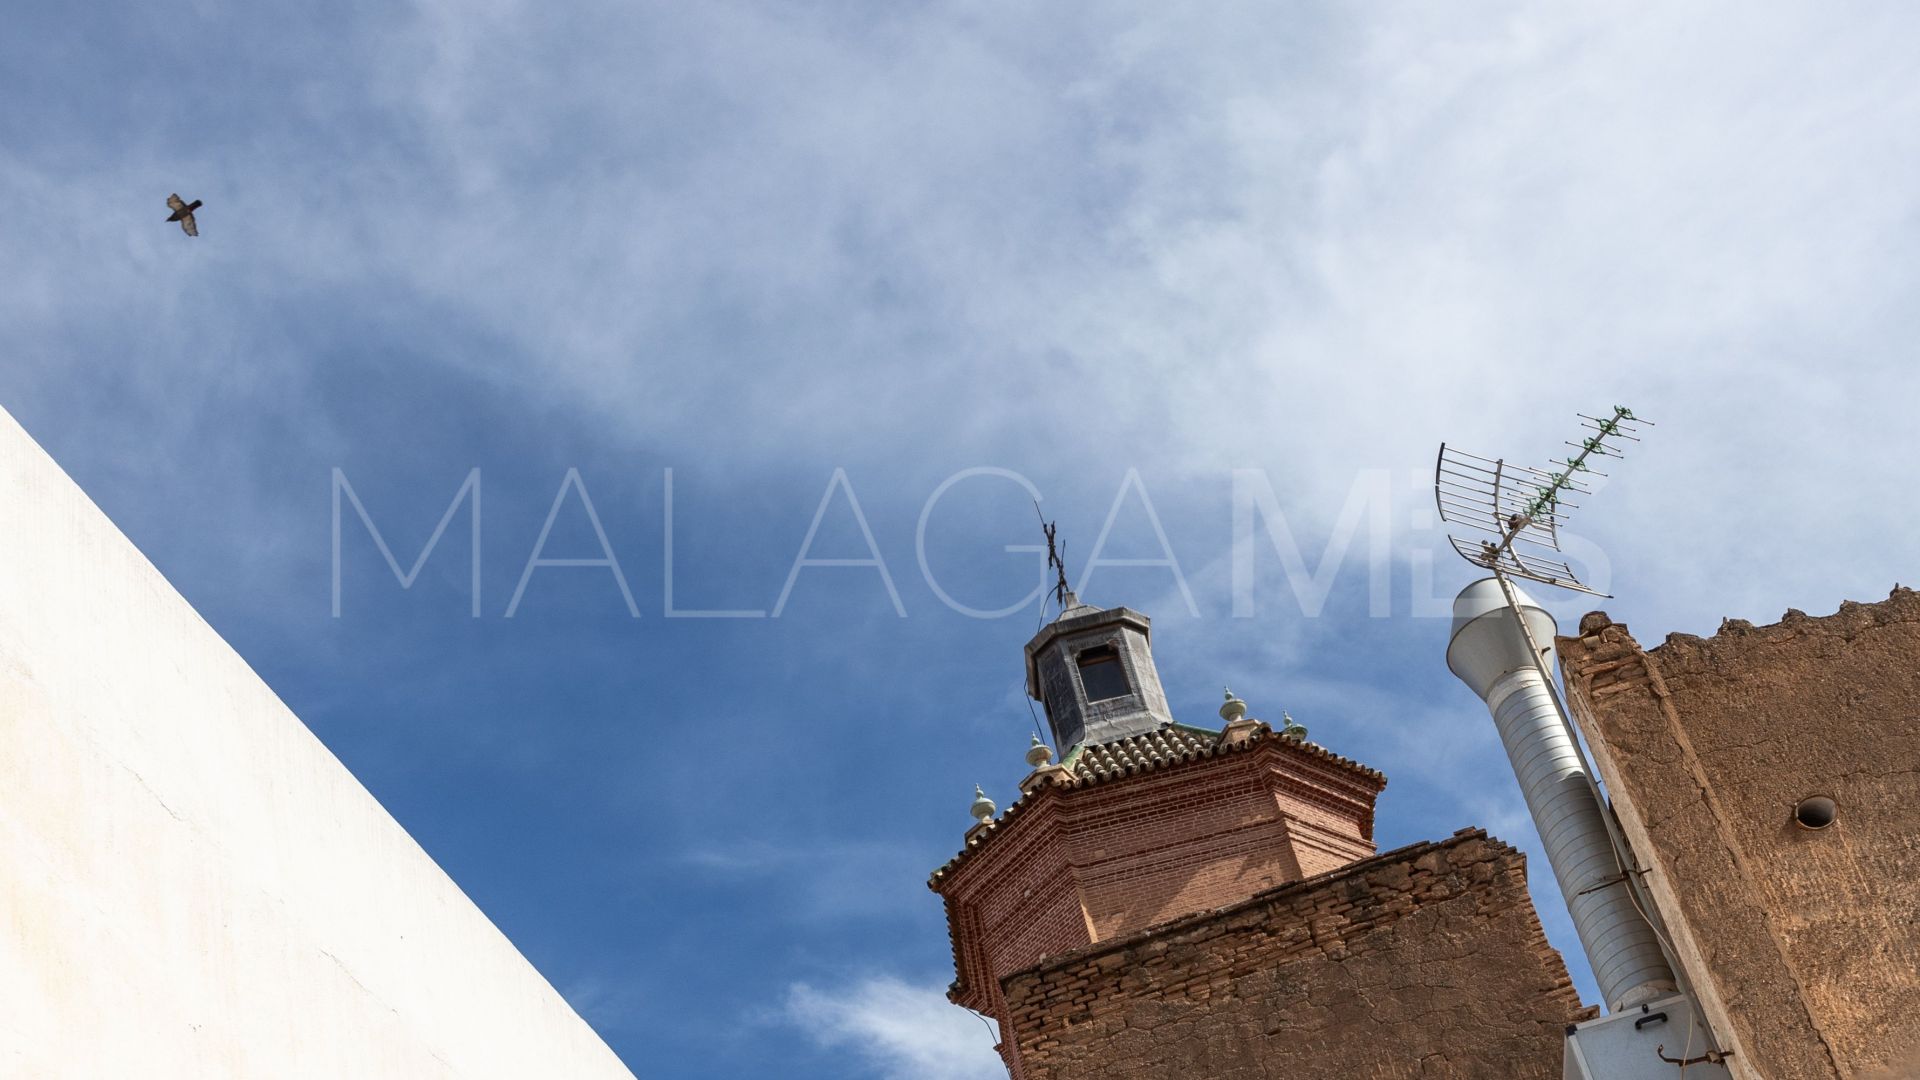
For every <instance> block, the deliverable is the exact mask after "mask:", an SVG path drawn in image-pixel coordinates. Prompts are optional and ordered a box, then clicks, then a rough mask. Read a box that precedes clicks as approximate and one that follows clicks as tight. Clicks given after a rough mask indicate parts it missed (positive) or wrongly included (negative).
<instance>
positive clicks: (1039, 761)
mask: <svg viewBox="0 0 1920 1080" xmlns="http://www.w3.org/2000/svg"><path fill="white" fill-rule="evenodd" d="M1052 760H1053V750H1052V749H1051V748H1050V747H1048V746H1047V744H1046V743H1043V742H1041V741H1040V736H1039V735H1035V736H1033V745H1032V746H1029V747H1027V764H1028V765H1030V766H1032V767H1033V768H1036V769H1043V768H1045V767H1046V766H1047V764H1048V763H1049V762H1051V761H1052Z"/></svg>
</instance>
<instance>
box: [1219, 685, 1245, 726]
mask: <svg viewBox="0 0 1920 1080" xmlns="http://www.w3.org/2000/svg"><path fill="white" fill-rule="evenodd" d="M1221 689H1223V690H1225V691H1226V697H1227V701H1226V704H1224V705H1222V706H1220V719H1222V720H1225V721H1226V722H1227V723H1229V724H1231V723H1233V722H1234V721H1236V720H1239V719H1240V718H1242V717H1244V716H1246V715H1247V703H1246V702H1244V701H1241V700H1240V699H1239V698H1237V697H1234V696H1233V688H1232V687H1230V686H1229V687H1222V688H1221Z"/></svg>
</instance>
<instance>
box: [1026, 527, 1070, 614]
mask: <svg viewBox="0 0 1920 1080" xmlns="http://www.w3.org/2000/svg"><path fill="white" fill-rule="evenodd" d="M1033 513H1034V516H1035V517H1038V518H1039V519H1040V531H1041V532H1043V533H1045V534H1046V537H1047V569H1049V570H1052V571H1053V602H1054V604H1055V605H1056V606H1058V607H1059V608H1060V610H1062V611H1065V610H1066V608H1067V597H1069V596H1072V595H1073V590H1072V589H1070V588H1068V587H1067V563H1066V560H1065V559H1064V558H1062V557H1061V554H1060V553H1061V552H1062V551H1063V550H1065V548H1066V545H1065V544H1059V543H1056V542H1055V540H1054V532H1055V526H1056V523H1055V522H1051V521H1048V520H1047V518H1046V515H1045V514H1042V513H1040V504H1039V503H1038V502H1035V503H1034V504H1033Z"/></svg>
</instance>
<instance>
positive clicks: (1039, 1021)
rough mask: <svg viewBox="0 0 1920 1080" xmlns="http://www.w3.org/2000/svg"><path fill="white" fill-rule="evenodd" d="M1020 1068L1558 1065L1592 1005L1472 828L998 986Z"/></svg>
mask: <svg viewBox="0 0 1920 1080" xmlns="http://www.w3.org/2000/svg"><path fill="white" fill-rule="evenodd" d="M1004 990H1005V997H1006V1001H1007V1007H1008V1009H1009V1012H1010V1016H1011V1027H1012V1037H1013V1038H1014V1039H1015V1040H1016V1041H1017V1045H1018V1049H1019V1054H1020V1057H1021V1060H1022V1062H1023V1065H1024V1068H1025V1076H1026V1080H1095V1078H1098V1080H1136V1078H1137V1080H1166V1078H1169V1077H1178V1078H1183V1080H1184V1078H1193V1080H1200V1078H1205V1080H1279V1078H1286V1080H1317V1078H1325V1080H1368V1078H1387V1077H1394V1078H1401V1077H1459V1078H1479V1077H1484V1078H1487V1080H1494V1078H1498V1080H1528V1078H1540V1080H1548V1078H1554V1080H1557V1078H1558V1077H1559V1076H1560V1069H1561V1053H1562V1039H1563V1036H1564V1032H1565V1028H1566V1025H1567V1024H1568V1023H1570V1022H1572V1021H1574V1020H1576V1019H1579V1018H1581V1017H1583V1016H1584V1015H1586V1012H1585V1011H1584V1010H1583V1009H1582V1007H1581V1005H1580V1000H1579V996H1578V994H1576V993H1575V991H1574V989H1573V986H1572V984H1571V982H1570V981H1569V980H1568V977H1567V972H1566V967H1565V965H1564V964H1563V963H1562V961H1561V959H1560V955H1559V954H1558V953H1557V952H1555V951H1554V950H1553V948H1552V947H1551V946H1549V945H1548V944H1547V941H1546V937H1545V935H1544V934H1543V933H1542V931H1541V928H1540V921H1539V919H1538V917H1537V916H1536V915H1535V913H1534V910H1533V905H1532V903H1531V901H1530V900H1529V899H1528V896H1527V888H1526V861H1525V856H1523V855H1521V854H1520V853H1519V852H1517V851H1515V850H1514V849H1512V848H1510V847H1508V846H1507V845H1505V844H1502V843H1500V842H1499V841H1497V840H1491V839H1488V838H1487V836H1486V834H1485V833H1483V832H1480V831H1479V830H1467V831H1463V832H1461V833H1457V834H1455V836H1454V837H1453V838H1452V839H1450V840H1446V841H1442V842H1440V843H1427V844H1417V845H1414V846H1413V847H1408V848H1402V849H1400V850H1398V851H1394V852H1390V853H1388V854H1386V855H1381V856H1378V857H1376V858H1373V859H1369V860H1367V861H1365V862H1361V863H1356V864H1353V865H1352V866H1349V867H1347V868H1345V869H1343V870H1339V871H1336V872H1334V873H1332V874H1328V875H1325V876H1323V877H1319V878H1315V879H1311V880H1308V881H1303V882H1296V883H1294V884H1290V885H1286V886H1282V887H1280V888H1278V889H1273V890H1269V891H1267V892H1265V893H1262V894H1260V895H1258V896H1256V897H1253V898H1252V899H1249V900H1246V901H1244V902H1242V903H1239V904H1236V905H1233V906H1231V907H1227V908H1224V909H1222V910H1219V911H1214V912H1207V913H1204V914H1198V915H1193V916H1189V917H1187V918H1184V919H1180V920H1178V921H1175V922H1173V923H1170V924H1168V925H1165V926H1162V927H1158V928H1155V929H1153V930H1150V931H1147V932H1144V933H1140V934H1136V935H1133V936H1130V937H1127V938H1124V939H1120V940H1116V941H1112V942H1107V943H1103V944H1100V945H1096V946H1092V947H1089V948H1086V949H1082V950H1080V951H1077V952H1075V953H1072V954H1070V955H1068V956H1064V957H1061V958H1058V959H1056V960H1053V961H1050V962H1048V963H1046V964H1043V965H1041V966H1039V967H1037V968H1035V969H1033V970H1030V971H1027V972H1023V973H1020V974H1016V975H1014V976H1013V977H1011V978H1009V979H1007V980H1006V982H1005V984H1004Z"/></svg>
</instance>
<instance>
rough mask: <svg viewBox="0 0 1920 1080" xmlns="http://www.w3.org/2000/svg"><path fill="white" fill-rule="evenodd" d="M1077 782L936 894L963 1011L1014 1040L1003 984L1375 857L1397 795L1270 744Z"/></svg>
mask: <svg viewBox="0 0 1920 1080" xmlns="http://www.w3.org/2000/svg"><path fill="white" fill-rule="evenodd" d="M1065 776H1066V779H1067V782H1063V783H1058V784H1039V785H1036V786H1035V787H1034V789H1033V791H1032V793H1031V794H1029V795H1028V796H1026V797H1025V798H1022V799H1021V800H1020V801H1019V802H1017V803H1015V804H1014V805H1013V806H1011V807H1009V808H1008V810H1007V813H1006V814H1005V815H1004V816H1003V817H1002V818H1001V820H1000V821H999V822H997V823H995V824H994V825H992V826H989V827H986V828H982V829H976V830H975V831H974V833H972V834H969V847H968V853H967V855H966V857H965V858H961V859H956V860H955V861H954V862H952V863H950V864H948V866H947V867H945V868H943V869H942V870H941V871H939V872H938V873H936V874H935V876H934V878H933V880H932V881H931V882H930V885H931V886H932V888H933V889H934V890H935V891H936V892H939V893H940V894H941V895H942V896H943V897H944V898H945V900H946V903H947V917H948V924H949V926H950V928H951V930H952V933H953V939H954V962H955V967H956V970H957V973H958V979H957V980H956V982H955V984H954V988H953V993H952V997H953V999H954V1001H956V1002H958V1003H959V1004H962V1005H965V1006H967V1007H968V1008H971V1009H975V1010H978V1011H980V1012H983V1013H986V1014H987V1015H989V1016H993V1017H995V1018H997V1019H1001V1020H1002V1021H1003V1024H1002V1031H1003V1033H1004V1031H1005V1030H1006V1027H1005V1023H1004V1021H1005V1018H1006V1016H1007V1013H1006V1007H1005V1003H1004V1001H1003V999H1002V996H1001V980H1003V979H1005V978H1006V977H1007V976H1009V975H1011V974H1013V973H1015V972H1017V971H1021V970H1023V969H1026V968H1030V967H1032V966H1034V965H1035V964H1038V963H1040V962H1042V961H1043V960H1045V959H1046V958H1048V957H1051V956H1058V955H1060V954H1062V953H1065V952H1068V951H1070V950H1073V949H1077V948H1080V947H1082V946H1085V945H1088V944H1090V943H1092V942H1096V941H1104V940H1108V939H1111V938H1115V937H1120V936H1124V935H1127V934H1132V933H1135V932H1137V931H1139V930H1142V929H1145V928H1147V927H1150V926H1154V925H1158V924H1161V923H1165V922H1167V921H1169V920H1171V919H1176V918H1179V917H1180V916H1183V915H1187V914H1190V913H1192V912H1196V911H1206V910H1211V909H1214V908H1218V907H1221V906H1223V905H1226V904H1231V903H1235V902H1238V901H1241V900H1244V899H1246V898H1247V897H1248V896H1251V895H1254V894H1255V893H1258V892H1261V891H1262V890H1266V889H1270V888H1272V887H1274V886H1276V885H1281V884H1284V883H1286V882H1290V881H1298V880H1300V879H1301V878H1302V877H1304V876H1308V875H1312V874H1316V873H1322V872H1324V871H1327V870H1330V869H1333V868H1335V867H1338V866H1343V865H1346V864H1349V863H1352V862H1353V861H1355V860H1358V859H1364V858H1367V857H1369V856H1371V855H1372V854H1373V853H1374V846H1373V838H1372V826H1373V803H1374V799H1375V797H1376V796H1377V795H1378V794H1379V792H1380V789H1381V787H1382V786H1384V784H1385V778H1384V777H1381V776H1380V775H1379V774H1378V773H1376V772H1373V771H1372V770H1367V769H1363V768H1360V767H1358V766H1354V765H1352V764H1351V763H1343V762H1342V761H1340V760H1339V759H1337V758H1334V757H1333V756H1332V755H1329V754H1327V753H1326V752H1325V751H1322V750H1319V749H1318V748H1317V747H1311V746H1309V745H1306V744H1303V743H1301V742H1300V741H1299V740H1298V739H1293V738H1285V737H1281V736H1278V735H1273V734H1272V733H1271V732H1260V733H1257V734H1256V735H1255V736H1254V737H1253V738H1251V739H1249V740H1248V741H1246V742H1244V743H1241V744H1239V745H1237V746H1235V747H1232V748H1226V747H1222V748H1220V750H1219V751H1218V752H1209V753H1207V754H1206V755H1204V756H1194V757H1192V758H1189V759H1186V760H1179V761H1173V762H1170V763H1167V764H1165V765H1163V766H1159V767H1155V768H1151V769H1146V770H1142V771H1140V772H1137V773H1133V774H1130V775H1126V776H1122V777H1118V778H1115V779H1112V780H1106V781H1102V782H1078V781H1073V780H1072V779H1071V774H1065ZM1003 1052H1004V1053H1006V1054H1008V1057H1009V1060H1008V1064H1009V1069H1010V1071H1012V1072H1013V1075H1015V1076H1016V1077H1019V1076H1021V1073H1020V1071H1019V1063H1018V1062H1017V1061H1016V1060H1014V1059H1013V1057H1012V1056H1011V1046H1010V1045H1009V1046H1008V1047H1006V1048H1005V1049H1004V1050H1003Z"/></svg>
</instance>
